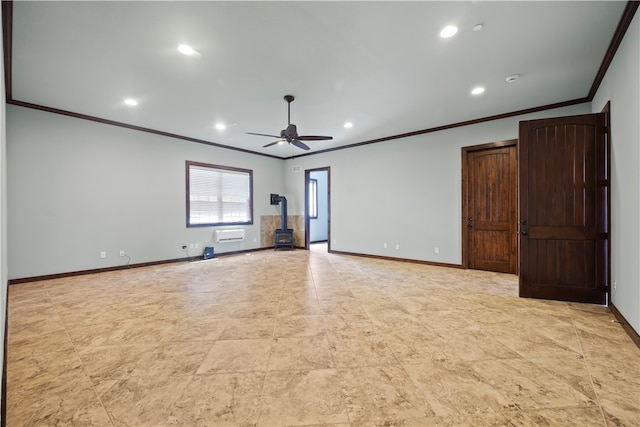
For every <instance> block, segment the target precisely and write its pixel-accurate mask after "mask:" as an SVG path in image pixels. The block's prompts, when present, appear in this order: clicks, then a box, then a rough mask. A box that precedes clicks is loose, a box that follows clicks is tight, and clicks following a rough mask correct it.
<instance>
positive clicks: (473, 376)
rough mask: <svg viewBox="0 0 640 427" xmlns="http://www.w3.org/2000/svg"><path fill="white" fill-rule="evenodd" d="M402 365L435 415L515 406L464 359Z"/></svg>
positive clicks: (473, 413) (467, 412) (476, 412)
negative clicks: (462, 360) (460, 360)
mask: <svg viewBox="0 0 640 427" xmlns="http://www.w3.org/2000/svg"><path fill="white" fill-rule="evenodd" d="M404 368H405V370H406V371H407V372H408V374H409V376H410V377H411V379H412V380H413V381H414V383H415V384H416V386H417V387H418V388H419V389H420V391H421V392H422V393H423V395H424V398H425V400H426V401H427V402H428V404H429V406H430V407H431V408H432V409H433V411H434V412H435V415H437V416H441V417H451V416H458V415H465V416H466V415H475V414H483V413H488V412H503V411H507V410H514V409H519V407H518V405H517V404H516V402H515V401H514V400H513V399H512V398H511V397H510V396H509V395H508V393H505V392H503V391H502V390H500V389H498V388H497V387H495V386H494V385H493V384H492V383H491V382H490V381H487V380H486V379H485V378H484V377H482V376H481V375H480V374H478V373H477V372H476V371H475V370H474V369H472V368H471V366H470V365H468V364H467V363H465V362H454V361H440V360H437V361H432V362H429V363H425V364H421V365H404Z"/></svg>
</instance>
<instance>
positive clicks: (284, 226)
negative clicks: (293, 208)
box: [271, 193, 287, 230]
mask: <svg viewBox="0 0 640 427" xmlns="http://www.w3.org/2000/svg"><path fill="white" fill-rule="evenodd" d="M279 203H280V204H281V206H282V209H281V210H280V211H281V212H280V214H281V216H282V220H281V226H280V229H281V230H286V229H287V198H286V197H284V196H280V195H279V194H273V193H272V194H271V204H272V205H277V204H279Z"/></svg>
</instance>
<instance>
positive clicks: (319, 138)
mask: <svg viewBox="0 0 640 427" xmlns="http://www.w3.org/2000/svg"><path fill="white" fill-rule="evenodd" d="M298 139H299V140H301V141H328V140H330V139H333V137H332V136H320V135H302V136H299V137H298Z"/></svg>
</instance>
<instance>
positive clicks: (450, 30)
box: [440, 25, 458, 39]
mask: <svg viewBox="0 0 640 427" xmlns="http://www.w3.org/2000/svg"><path fill="white" fill-rule="evenodd" d="M457 32H458V27H456V26H455V25H448V26H446V27H444V28H443V29H442V31H440V37H442V38H443V39H448V38H449V37H453V36H455V35H456V33H457Z"/></svg>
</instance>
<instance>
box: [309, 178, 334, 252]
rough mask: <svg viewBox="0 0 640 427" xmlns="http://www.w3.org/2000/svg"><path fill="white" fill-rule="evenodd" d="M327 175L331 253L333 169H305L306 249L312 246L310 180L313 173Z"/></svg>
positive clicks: (328, 247)
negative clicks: (323, 172) (324, 173)
mask: <svg viewBox="0 0 640 427" xmlns="http://www.w3.org/2000/svg"><path fill="white" fill-rule="evenodd" d="M322 171H325V172H326V173H327V251H328V252H331V167H330V166H325V167H321V168H313V169H305V171H304V248H305V249H307V250H309V248H310V246H311V242H310V240H311V230H310V229H309V228H310V226H311V218H310V217H309V179H311V172H322Z"/></svg>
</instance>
